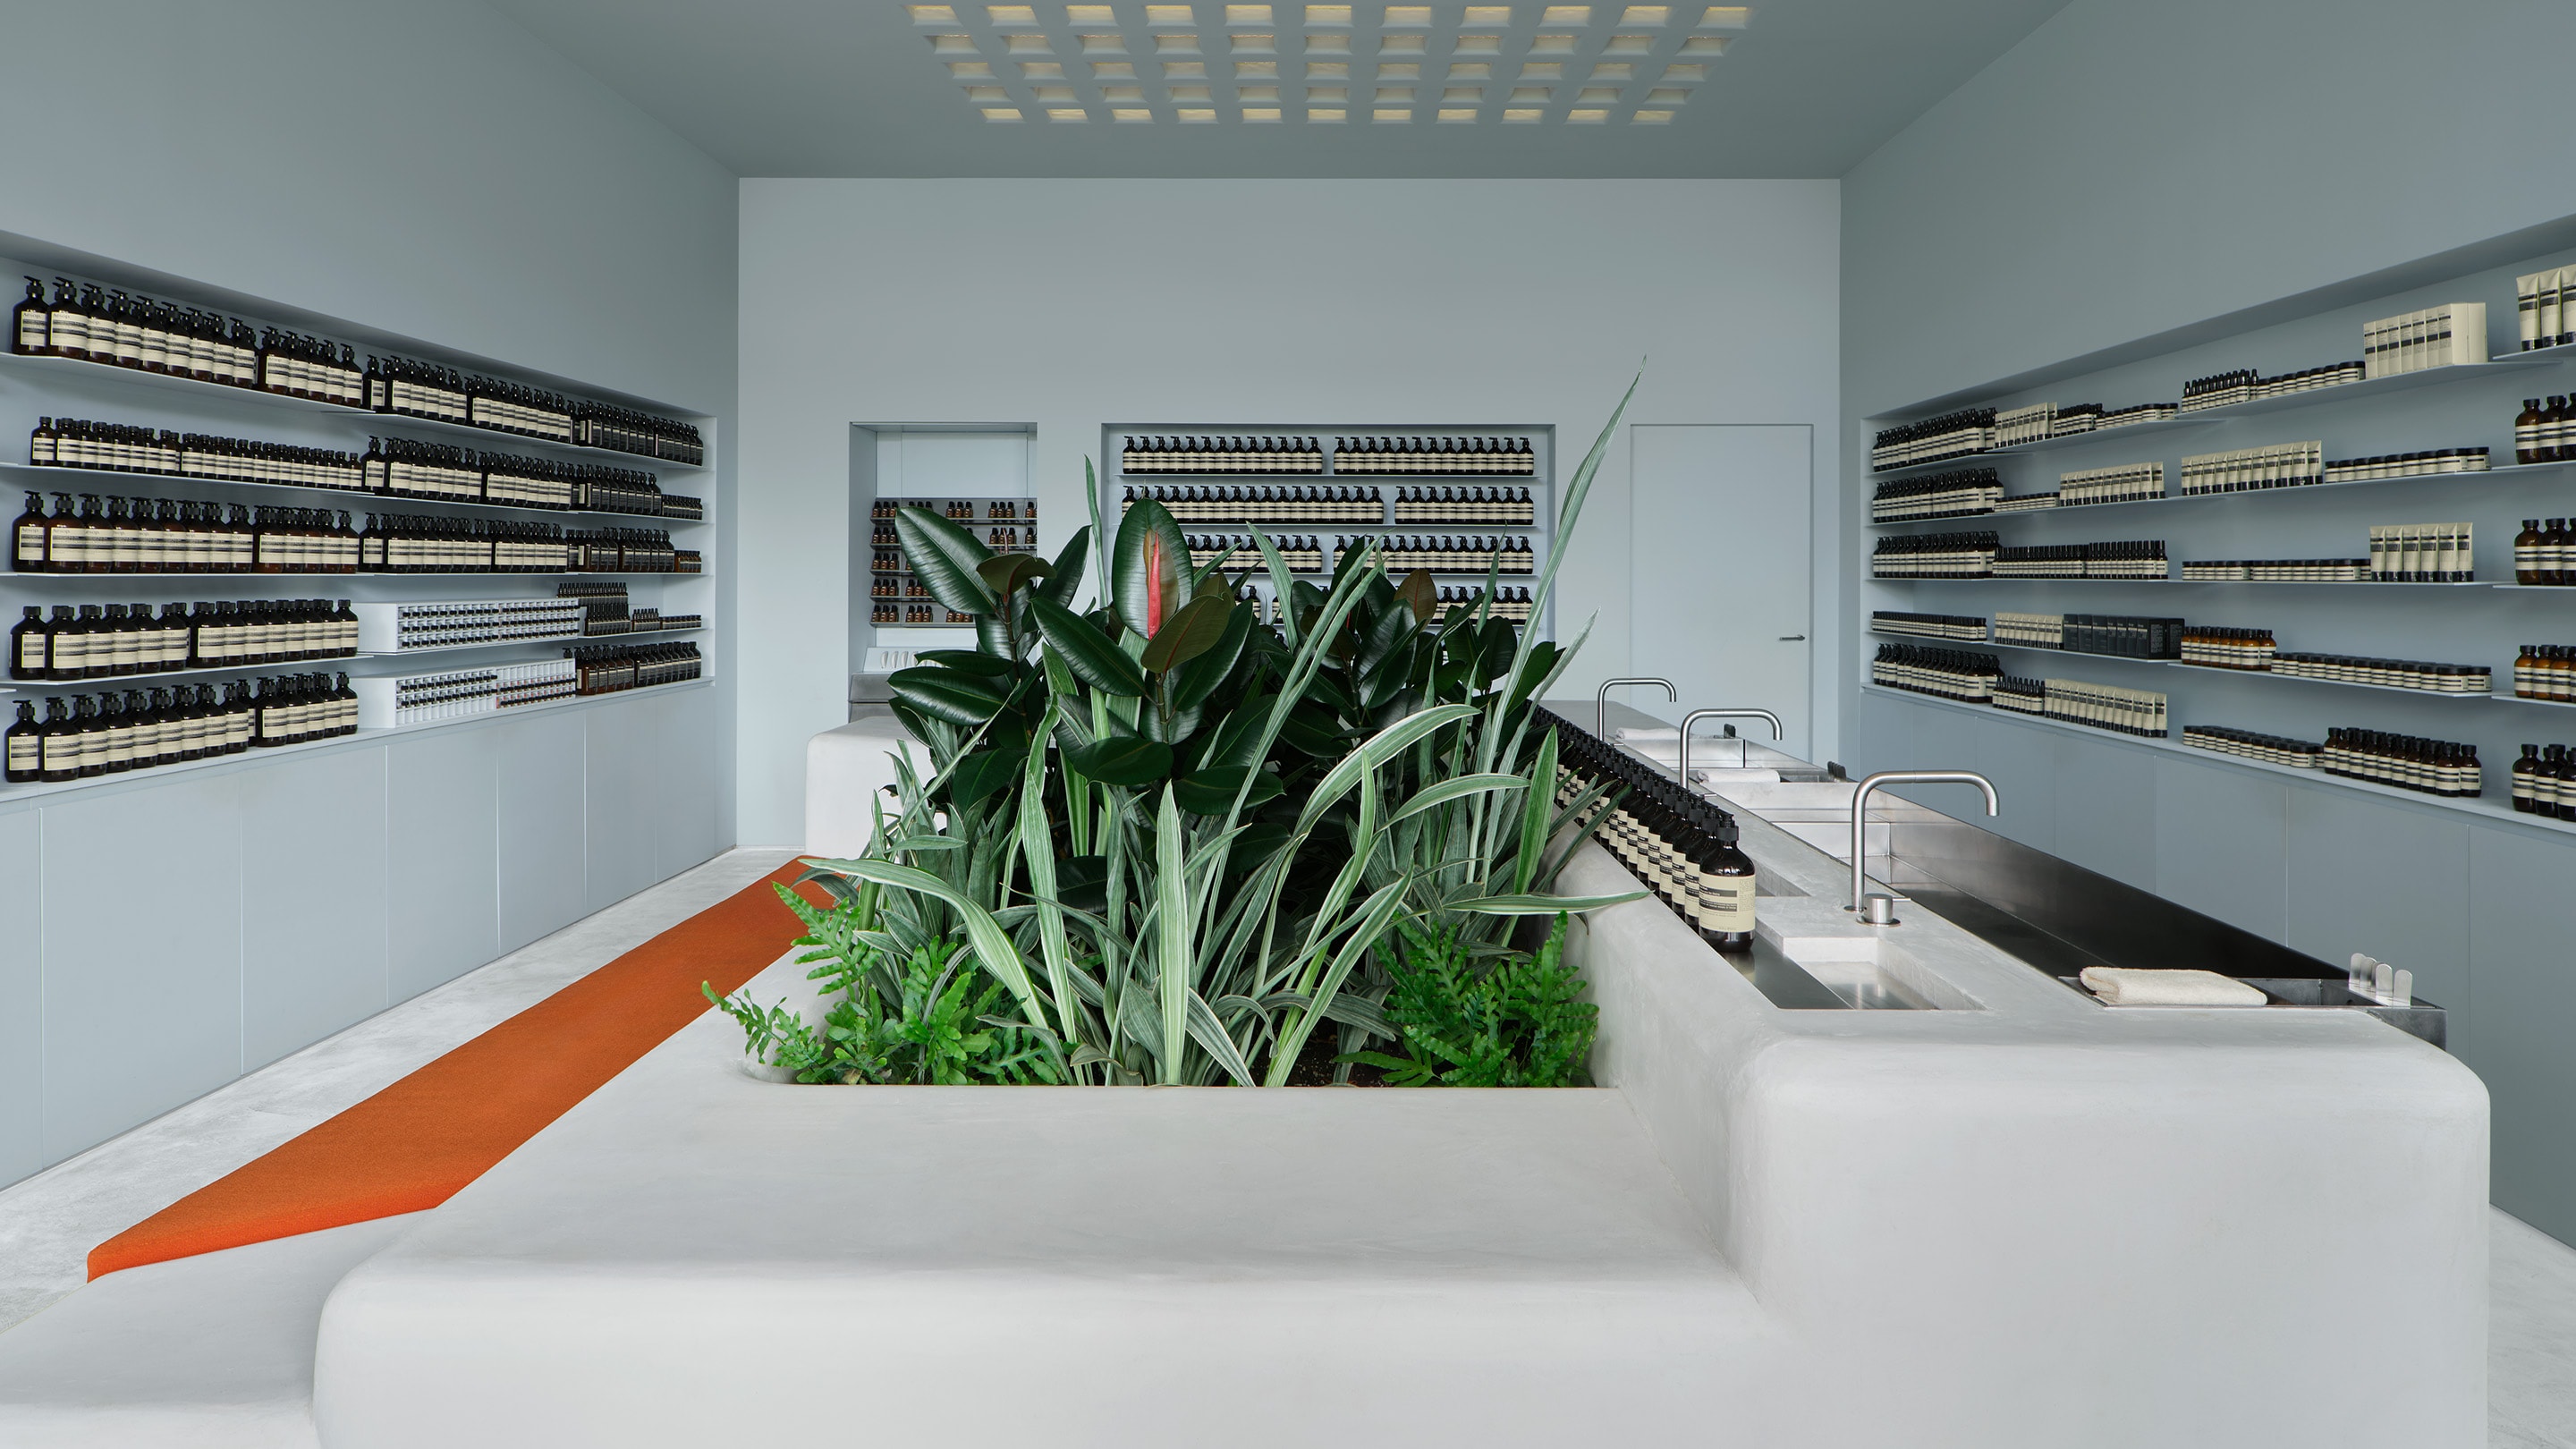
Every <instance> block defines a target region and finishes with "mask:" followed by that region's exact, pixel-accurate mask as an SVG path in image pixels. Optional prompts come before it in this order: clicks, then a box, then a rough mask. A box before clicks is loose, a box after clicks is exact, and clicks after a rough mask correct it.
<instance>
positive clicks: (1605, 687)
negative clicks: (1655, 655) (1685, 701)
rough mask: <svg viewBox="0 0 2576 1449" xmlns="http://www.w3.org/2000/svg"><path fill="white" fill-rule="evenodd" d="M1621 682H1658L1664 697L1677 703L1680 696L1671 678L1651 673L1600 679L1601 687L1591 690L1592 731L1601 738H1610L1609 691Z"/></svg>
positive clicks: (1680, 693) (1621, 683)
mask: <svg viewBox="0 0 2576 1449" xmlns="http://www.w3.org/2000/svg"><path fill="white" fill-rule="evenodd" d="M1623 684H1660V685H1662V686H1663V687H1664V698H1666V699H1669V700H1672V701H1674V702H1675V703H1679V702H1680V700H1681V697H1682V692H1681V691H1680V690H1678V689H1675V688H1673V682H1672V681H1671V680H1669V679H1657V678H1656V677H1655V676H1653V675H1651V674H1642V675H1639V676H1637V677H1636V678H1634V679H1605V680H1603V681H1601V687H1600V688H1599V689H1596V690H1594V691H1592V733H1593V734H1595V735H1597V736H1599V737H1600V738H1601V739H1604V740H1607V739H1609V738H1610V691H1611V690H1613V689H1616V688H1618V687H1619V686H1620V685H1623Z"/></svg>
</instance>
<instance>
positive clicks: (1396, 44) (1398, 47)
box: [1377, 35, 1431, 55]
mask: <svg viewBox="0 0 2576 1449" xmlns="http://www.w3.org/2000/svg"><path fill="white" fill-rule="evenodd" d="M1430 40H1431V38H1430V37H1429V36H1427V35H1390V36H1387V37H1385V38H1384V39H1381V40H1380V41H1378V43H1377V53H1378V54H1380V55H1422V54H1424V53H1426V52H1427V51H1428V50H1429V48H1430Z"/></svg>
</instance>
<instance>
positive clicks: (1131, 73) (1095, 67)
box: [1091, 60, 1136, 80]
mask: <svg viewBox="0 0 2576 1449" xmlns="http://www.w3.org/2000/svg"><path fill="white" fill-rule="evenodd" d="M1091 74H1092V76H1093V78H1094V79H1097V80H1134V79H1135V78H1136V63H1135V62H1134V61H1127V60H1100V61H1094V62H1092V65H1091Z"/></svg>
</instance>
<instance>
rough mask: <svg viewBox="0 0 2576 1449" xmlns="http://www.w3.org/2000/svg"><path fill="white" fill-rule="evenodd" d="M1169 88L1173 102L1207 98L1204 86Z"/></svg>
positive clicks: (1257, 87) (1240, 98)
mask: <svg viewBox="0 0 2576 1449" xmlns="http://www.w3.org/2000/svg"><path fill="white" fill-rule="evenodd" d="M1169 89H1170V91H1171V93H1172V100H1173V101H1174V102H1175V103H1177V102H1180V101H1204V100H1207V99H1208V88H1207V87H1206V86H1172V87H1169ZM1252 89H1253V90H1256V91H1257V90H1263V89H1267V87H1263V86H1254V87H1252ZM1236 99H1238V100H1247V101H1248V100H1251V99H1252V97H1251V96H1250V95H1243V96H1238V97H1237V98H1236ZM1273 99H1276V97H1273Z"/></svg>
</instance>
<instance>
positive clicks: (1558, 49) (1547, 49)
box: [1529, 35, 1574, 55]
mask: <svg viewBox="0 0 2576 1449" xmlns="http://www.w3.org/2000/svg"><path fill="white" fill-rule="evenodd" d="M1529 53H1530V54H1532V55H1572V54H1574V37H1573V36H1571V35H1533V36H1531V37H1530V48H1529Z"/></svg>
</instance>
